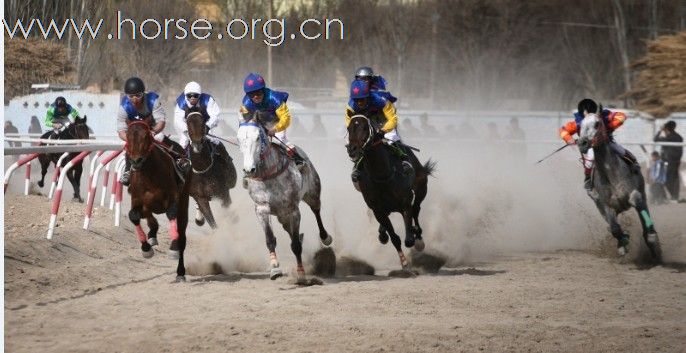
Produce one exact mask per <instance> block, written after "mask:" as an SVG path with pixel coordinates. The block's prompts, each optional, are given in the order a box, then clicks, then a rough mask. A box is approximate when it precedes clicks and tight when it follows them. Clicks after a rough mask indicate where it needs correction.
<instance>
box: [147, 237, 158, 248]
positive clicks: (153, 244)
mask: <svg viewBox="0 0 686 353" xmlns="http://www.w3.org/2000/svg"><path fill="white" fill-rule="evenodd" d="M148 244H150V246H155V245H157V244H158V243H157V238H155V237H150V238H148Z"/></svg>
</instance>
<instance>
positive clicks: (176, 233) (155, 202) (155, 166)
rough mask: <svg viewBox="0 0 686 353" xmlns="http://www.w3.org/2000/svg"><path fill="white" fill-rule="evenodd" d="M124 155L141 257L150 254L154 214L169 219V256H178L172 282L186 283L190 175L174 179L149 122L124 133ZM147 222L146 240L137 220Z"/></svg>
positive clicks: (136, 123) (134, 124)
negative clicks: (185, 261)
mask: <svg viewBox="0 0 686 353" xmlns="http://www.w3.org/2000/svg"><path fill="white" fill-rule="evenodd" d="M126 153H127V155H128V158H130V160H131V183H130V185H129V193H130V194H131V211H129V219H130V220H131V222H132V223H133V224H134V225H135V226H136V235H137V236H138V240H139V241H140V243H141V250H142V251H143V257H145V258H149V257H152V256H153V254H154V250H153V248H152V246H153V245H157V238H156V236H157V230H158V228H159V224H158V223H157V220H156V219H155V216H154V214H161V213H165V214H166V216H167V218H168V219H169V236H170V238H171V239H172V241H171V246H170V254H171V256H172V257H176V256H177V255H178V261H179V262H178V266H177V268H176V280H177V282H178V281H185V280H186V277H185V275H186V269H185V267H184V264H183V252H184V250H185V248H186V226H187V225H188V195H189V186H190V182H191V180H190V179H191V173H186V175H185V176H184V179H185V180H186V182H185V183H184V182H183V181H181V180H180V179H179V177H178V176H177V174H176V173H177V172H176V170H175V163H174V161H173V159H172V157H171V156H170V155H169V154H168V153H167V152H166V151H165V148H164V147H161V146H159V145H158V143H157V142H156V141H155V140H154V137H153V135H152V132H151V129H150V123H149V121H134V122H132V123H130V124H129V126H128V129H127V131H126ZM142 218H145V219H146V220H147V222H148V227H149V228H150V231H149V233H148V236H147V237H146V234H145V232H144V231H143V228H142V227H141V223H140V222H141V219H142Z"/></svg>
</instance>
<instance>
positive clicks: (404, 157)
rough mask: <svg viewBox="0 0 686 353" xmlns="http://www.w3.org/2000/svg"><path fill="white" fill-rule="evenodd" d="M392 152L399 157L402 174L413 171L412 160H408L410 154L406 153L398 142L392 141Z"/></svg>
mask: <svg viewBox="0 0 686 353" xmlns="http://www.w3.org/2000/svg"><path fill="white" fill-rule="evenodd" d="M390 147H391V150H393V153H394V154H395V155H396V156H398V157H399V158H400V160H401V161H402V166H403V174H405V175H410V174H412V173H414V167H412V161H410V155H409V154H407V153H406V152H405V151H404V150H403V148H402V147H401V146H399V145H398V143H393V144H391V145H390Z"/></svg>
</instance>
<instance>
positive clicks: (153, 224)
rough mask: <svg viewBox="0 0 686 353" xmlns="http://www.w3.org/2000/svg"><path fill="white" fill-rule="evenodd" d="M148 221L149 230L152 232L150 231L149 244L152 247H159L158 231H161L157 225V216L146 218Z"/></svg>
mask: <svg viewBox="0 0 686 353" xmlns="http://www.w3.org/2000/svg"><path fill="white" fill-rule="evenodd" d="M146 221H147V222H148V228H150V230H149V231H148V243H150V245H151V246H155V245H157V244H158V243H157V231H158V230H159V229H160V224H159V223H157V219H155V216H153V215H152V214H151V215H150V217H148V218H146Z"/></svg>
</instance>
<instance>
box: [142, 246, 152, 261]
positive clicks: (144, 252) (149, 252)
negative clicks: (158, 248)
mask: <svg viewBox="0 0 686 353" xmlns="http://www.w3.org/2000/svg"><path fill="white" fill-rule="evenodd" d="M141 252H142V253H143V257H144V258H146V259H149V258H151V257H152V256H153V255H155V250H153V249H152V248H150V251H141Z"/></svg>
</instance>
